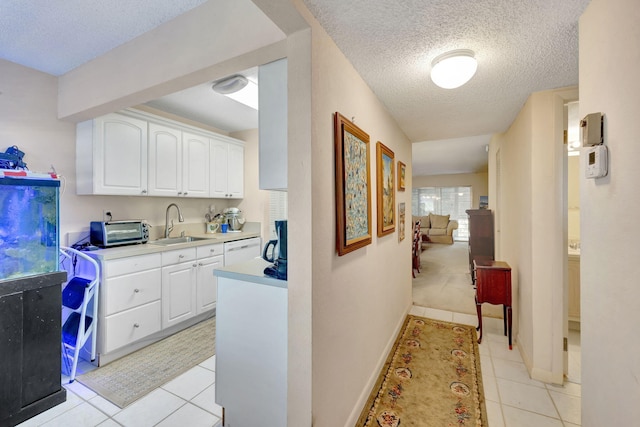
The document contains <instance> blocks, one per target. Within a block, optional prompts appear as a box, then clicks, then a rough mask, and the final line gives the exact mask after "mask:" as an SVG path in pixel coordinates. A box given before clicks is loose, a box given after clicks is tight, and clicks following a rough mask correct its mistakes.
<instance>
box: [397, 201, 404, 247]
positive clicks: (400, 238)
mask: <svg viewBox="0 0 640 427" xmlns="http://www.w3.org/2000/svg"><path fill="white" fill-rule="evenodd" d="M405 215H406V214H405V208H404V202H402V203H398V242H402V241H403V240H404V230H405Z"/></svg>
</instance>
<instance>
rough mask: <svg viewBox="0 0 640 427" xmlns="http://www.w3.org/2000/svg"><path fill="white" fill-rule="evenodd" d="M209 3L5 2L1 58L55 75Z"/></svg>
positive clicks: (0, 10)
mask: <svg viewBox="0 0 640 427" xmlns="http://www.w3.org/2000/svg"><path fill="white" fill-rule="evenodd" d="M206 1H207V0H135V1H123V0H62V1H42V0H3V1H2V2H0V28H2V31H0V46H1V48H0V57H1V58H3V59H6V60H8V61H11V62H15V63H18V64H21V65H24V66H27V67H30V68H34V69H36V70H40V71H43V72H45V73H48V74H53V75H55V76H59V75H62V74H64V73H66V72H68V71H70V70H72V69H74V68H76V67H78V66H79V65H82V64H84V63H85V62H88V61H90V60H92V59H94V58H96V57H98V56H100V55H102V54H104V53H106V52H108V51H110V50H111V49H113V48H115V47H117V46H120V45H122V44H124V43H126V42H128V41H130V40H132V39H134V38H136V37H138V36H140V35H142V34H144V33H146V32H147V31H150V30H152V29H154V28H156V27H158V26H159V25H161V24H164V23H165V22H168V21H170V20H172V19H173V18H175V17H177V16H178V15H181V14H183V13H185V12H187V11H189V10H191V9H193V8H195V7H197V6H199V5H201V4H203V3H205V2H206Z"/></svg>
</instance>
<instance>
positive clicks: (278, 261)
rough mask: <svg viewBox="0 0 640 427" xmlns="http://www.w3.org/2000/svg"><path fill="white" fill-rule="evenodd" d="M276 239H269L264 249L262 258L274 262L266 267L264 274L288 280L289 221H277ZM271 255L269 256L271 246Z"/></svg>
mask: <svg viewBox="0 0 640 427" xmlns="http://www.w3.org/2000/svg"><path fill="white" fill-rule="evenodd" d="M275 224H276V236H277V238H276V239H273V240H269V242H267V244H266V245H265V247H264V250H263V251H262V258H263V259H264V260H265V261H268V262H272V263H273V264H272V265H270V266H269V267H267V268H265V269H264V274H266V275H267V276H270V277H275V278H276V279H281V280H287V221H286V220H281V221H276V222H275ZM270 247H273V248H272V249H271V254H270V255H271V256H269V248H270Z"/></svg>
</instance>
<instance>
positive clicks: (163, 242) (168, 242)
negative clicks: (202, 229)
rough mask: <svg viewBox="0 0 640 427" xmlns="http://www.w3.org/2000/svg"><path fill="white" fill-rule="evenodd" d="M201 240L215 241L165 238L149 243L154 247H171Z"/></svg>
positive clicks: (202, 238)
mask: <svg viewBox="0 0 640 427" xmlns="http://www.w3.org/2000/svg"><path fill="white" fill-rule="evenodd" d="M200 240H213V239H208V238H206V237H192V236H182V237H165V238H162V239H158V240H150V241H149V243H150V244H152V245H162V246H169V245H177V244H180V243H190V242H198V241H200Z"/></svg>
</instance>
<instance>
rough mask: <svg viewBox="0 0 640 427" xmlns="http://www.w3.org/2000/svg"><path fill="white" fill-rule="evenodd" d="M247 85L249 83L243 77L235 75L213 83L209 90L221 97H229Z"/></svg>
mask: <svg viewBox="0 0 640 427" xmlns="http://www.w3.org/2000/svg"><path fill="white" fill-rule="evenodd" d="M247 83H249V80H247V78H246V77H245V76H241V75H240V74H236V75H234V76H231V77H227V78H225V79H222V80H219V81H217V82H215V83H214V84H213V86H212V87H211V89H213V90H214V91H215V92H218V93H220V94H222V95H229V94H230V93H235V92H238V91H239V90H241V89H243V88H244V87H245V86H246V85H247Z"/></svg>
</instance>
